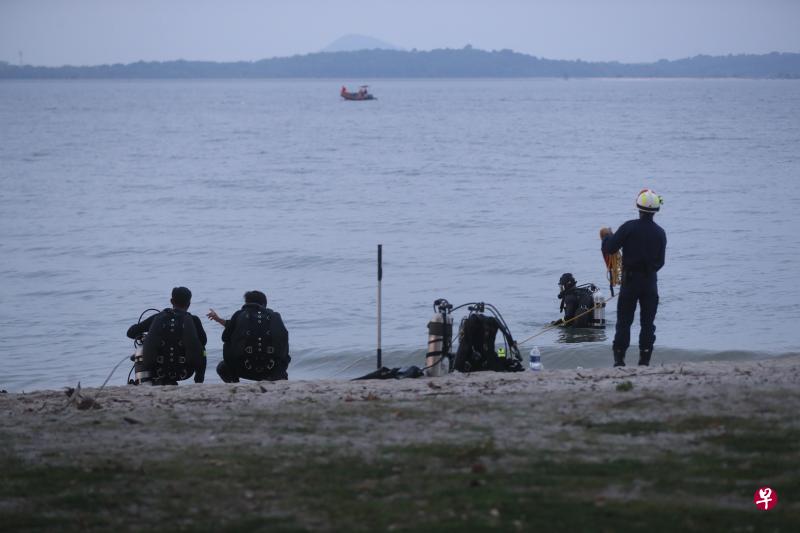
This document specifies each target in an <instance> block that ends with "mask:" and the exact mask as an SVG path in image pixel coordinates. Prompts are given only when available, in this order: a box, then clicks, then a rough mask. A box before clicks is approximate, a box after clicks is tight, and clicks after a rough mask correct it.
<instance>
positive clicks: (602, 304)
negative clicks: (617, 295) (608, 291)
mask: <svg viewBox="0 0 800 533" xmlns="http://www.w3.org/2000/svg"><path fill="white" fill-rule="evenodd" d="M592 297H593V299H594V311H593V312H592V327H593V328H597V329H603V328H605V327H606V299H605V298H603V293H602V292H600V289H598V288H597V287H594V294H593V295H592Z"/></svg>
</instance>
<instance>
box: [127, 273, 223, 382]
mask: <svg viewBox="0 0 800 533" xmlns="http://www.w3.org/2000/svg"><path fill="white" fill-rule="evenodd" d="M169 302H170V303H171V304H172V307H171V308H170V307H168V308H166V309H164V310H163V311H161V312H160V313H158V314H156V315H153V316H151V317H149V318H148V319H147V320H145V321H143V322H139V323H138V324H134V325H132V326H131V327H130V328H128V337H129V338H131V339H137V338H141V337H142V336H143V335H145V334H147V336H146V337H144V365H145V368H146V371H147V372H149V373H150V376H151V380H150V381H151V382H152V384H153V385H171V384H172V385H177V383H178V381H182V380H184V379H188V378H190V377H191V376H192V374H194V382H195V383H202V382H203V380H204V379H205V374H206V355H205V346H206V341H207V340H208V339H207V337H206V332H205V330H203V324H202V323H201V322H200V319H199V318H197V317H196V316H194V315H193V314H191V313H189V306H190V305H191V303H192V291H190V290H189V289H187V288H186V287H175V288H174V289H172V298H170V300H169Z"/></svg>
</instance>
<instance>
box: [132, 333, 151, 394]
mask: <svg viewBox="0 0 800 533" xmlns="http://www.w3.org/2000/svg"><path fill="white" fill-rule="evenodd" d="M145 335H146V334H145ZM144 337H145V336H144V335H142V337H141V338H139V339H136V340H135V341H133V345H134V347H135V350H134V352H133V355H132V356H131V359H133V371H134V380H133V384H134V385H141V384H142V383H144V382H146V381H150V380H151V379H152V376H151V375H150V371H149V370H147V369H145V366H144Z"/></svg>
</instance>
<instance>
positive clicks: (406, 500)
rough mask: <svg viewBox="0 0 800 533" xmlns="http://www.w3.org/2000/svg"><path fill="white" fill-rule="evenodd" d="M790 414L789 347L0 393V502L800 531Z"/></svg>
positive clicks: (453, 523) (32, 510) (61, 516)
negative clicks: (759, 493)
mask: <svg viewBox="0 0 800 533" xmlns="http://www.w3.org/2000/svg"><path fill="white" fill-rule="evenodd" d="M798 413H800V357H789V358H780V359H771V360H760V361H751V362H737V363H731V362H706V363H695V364H670V365H663V366H653V367H647V368H636V367H627V368H625V369H586V370H545V371H543V372H537V373H534V372H530V371H528V372H524V373H519V374H499V373H476V374H470V375H463V374H454V375H450V376H447V377H442V378H422V379H416V380H391V381H332V380H326V381H288V382H287V381H284V382H274V383H269V382H263V383H253V382H248V383H244V382H243V383H240V384H234V385H226V384H217V385H194V384H190V385H181V386H178V387H150V386H143V387H108V388H106V389H104V390H102V391H100V392H98V390H97V389H83V390H81V391H80V394H78V395H75V394H73V396H72V397H71V398H68V396H67V395H66V394H65V392H64V391H41V392H33V393H25V394H8V393H6V394H0V444H2V446H3V448H2V449H3V451H4V453H3V458H2V460H0V462H1V463H2V464H1V465H0V466H2V469H3V472H4V479H3V483H2V489H0V519H2V523H3V524H5V527H10V528H12V529H22V530H26V529H39V528H44V529H49V528H54V527H58V528H63V529H66V530H78V529H80V530H106V529H109V528H117V529H120V528H121V529H140V528H142V527H143V526H144V525H145V524H150V526H148V527H151V526H152V528H155V529H159V528H163V529H165V530H174V529H176V528H177V529H189V530H212V529H213V530H219V529H221V528H230V529H244V530H259V529H265V530H266V529H269V530H281V531H282V530H286V531H289V530H292V531H294V530H309V529H310V530H344V529H348V530H364V531H371V530H377V529H380V530H403V529H409V530H425V531H431V530H481V529H495V528H496V529H502V530H521V531H527V530H532V529H535V528H545V529H564V530H583V529H592V530H602V529H608V530H615V531H619V530H637V529H645V528H646V529H649V530H656V531H660V530H674V529H677V528H681V529H688V530H697V531H700V530H703V531H708V530H719V531H732V530H743V531H744V530H747V531H750V530H756V531H758V530H762V529H769V530H778V531H784V530H785V531H790V530H795V531H797V530H800V500H798V494H800V417H798V416H797V414H798ZM765 485H769V486H772V487H773V488H774V489H775V490H776V491H777V492H778V495H779V498H780V503H779V505H778V507H777V508H776V509H775V510H774V511H772V512H768V513H764V512H763V511H757V510H756V509H755V506H754V504H753V493H754V491H755V490H756V489H757V488H758V487H762V486H765ZM144 516H146V517H147V518H146V520H145V521H144V522H143V517H144ZM748 528H750V529H748Z"/></svg>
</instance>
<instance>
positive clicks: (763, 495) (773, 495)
mask: <svg viewBox="0 0 800 533" xmlns="http://www.w3.org/2000/svg"><path fill="white" fill-rule="evenodd" d="M753 501H754V502H755V503H756V507H758V508H759V509H761V510H762V511H770V510H772V509H774V508H775V506H776V505H777V504H778V493H777V492H775V491H774V490H772V489H771V488H769V487H761V488H760V489H758V490H757V491H756V493H755V494H753Z"/></svg>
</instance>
